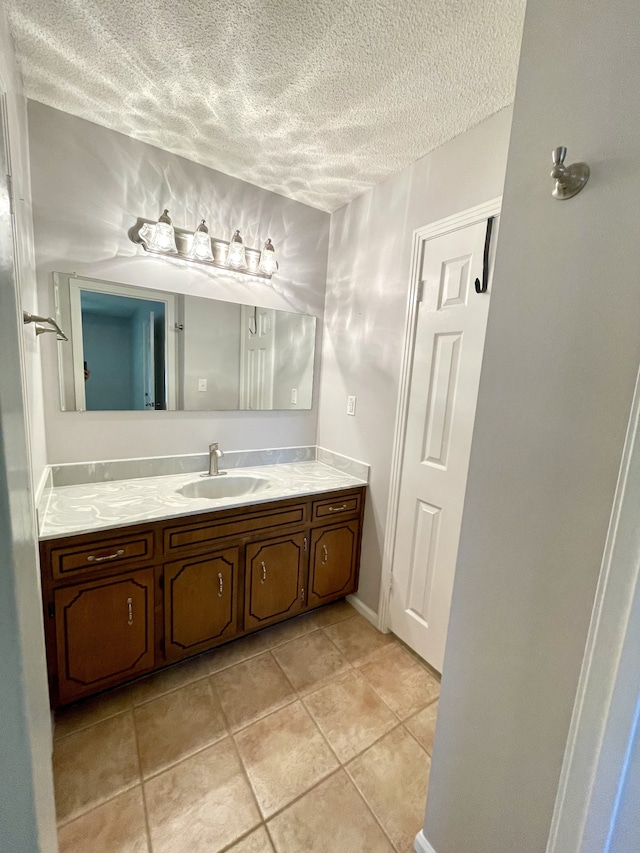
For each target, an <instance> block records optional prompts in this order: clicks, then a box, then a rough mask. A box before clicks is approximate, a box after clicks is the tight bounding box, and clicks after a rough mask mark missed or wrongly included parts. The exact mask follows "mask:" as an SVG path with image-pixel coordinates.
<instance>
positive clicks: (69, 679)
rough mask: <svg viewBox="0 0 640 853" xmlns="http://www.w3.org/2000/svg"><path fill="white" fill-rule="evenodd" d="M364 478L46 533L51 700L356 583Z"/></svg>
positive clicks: (176, 656) (90, 689)
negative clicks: (143, 520) (324, 490)
mask: <svg viewBox="0 0 640 853" xmlns="http://www.w3.org/2000/svg"><path fill="white" fill-rule="evenodd" d="M363 507H364V488H357V489H352V490H348V491H340V492H333V493H328V494H324V495H313V496H309V497H303V498H295V499H289V500H283V501H273V502H269V503H265V504H254V505H251V506H247V507H239V508H235V509H231V510H219V511H216V512H211V513H199V514H196V515H193V516H189V517H184V518H177V519H176V518H174V519H169V520H164V521H158V522H151V523H148V524H142V525H135V526H130V527H124V528H121V529H120V530H108V531H100V532H98V533H90V534H84V535H79V536H69V537H61V538H59V539H49V540H45V541H43V542H41V544H40V557H41V571H42V594H43V605H44V616H45V636H46V646H47V664H48V669H49V684H50V695H51V703H52V707H54V708H55V707H59V706H61V705H66V704H69V703H70V702H73V701H76V700H77V699H81V698H84V697H86V696H90V695H92V694H94V693H98V692H100V691H102V690H105V689H107V688H110V687H115V686H117V685H119V684H122V683H124V682H126V681H130V680H132V679H133V678H136V677H138V676H140V675H144V674H145V673H148V672H152V671H153V670H156V669H159V668H161V667H163V666H166V665H168V664H170V663H173V662H175V661H178V660H181V659H183V658H187V657H190V656H191V655H195V654H199V653H200V652H203V651H206V650H208V649H211V648H214V647H215V646H218V645H221V644H222V643H226V642H228V641H229V640H232V639H234V638H235V637H239V636H242V635H244V634H247V633H251V632H252V631H256V630H259V629H260V628H263V627H266V626H268V625H273V624H275V623H277V622H281V621H283V620H285V619H288V618H290V617H292V616H297V615H298V614H300V613H302V612H303V611H305V610H307V609H309V608H313V607H318V606H319V605H322V604H327V603H329V602H330V601H335V600H337V599H340V598H343V597H344V596H345V595H348V594H349V593H352V592H355V591H356V590H357V586H358V565H359V558H360V537H361V523H362V512H363Z"/></svg>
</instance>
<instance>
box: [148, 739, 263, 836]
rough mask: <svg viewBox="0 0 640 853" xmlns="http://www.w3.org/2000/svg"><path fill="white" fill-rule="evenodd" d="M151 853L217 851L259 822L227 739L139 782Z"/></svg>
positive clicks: (232, 748)
mask: <svg viewBox="0 0 640 853" xmlns="http://www.w3.org/2000/svg"><path fill="white" fill-rule="evenodd" d="M144 789H145V795H146V801H147V814H148V819H149V831H150V833H151V843H152V846H153V853H183V851H184V853H200V851H203V853H204V851H206V853H218V851H220V850H223V849H224V848H225V847H227V846H228V845H230V844H232V843H233V842H234V841H235V840H236V839H238V838H240V837H241V836H243V835H244V834H245V833H247V832H249V830H251V829H252V828H253V827H255V826H258V824H259V823H260V814H259V812H258V808H257V806H256V804H255V800H254V797H253V795H252V793H251V789H250V788H249V785H248V783H247V780H246V777H245V775H244V772H243V770H242V766H241V764H240V761H239V759H238V755H237V753H236V749H235V747H234V745H233V741H232V740H231V738H225V740H222V741H220V742H219V743H217V744H214V745H213V746H211V747H209V748H207V749H205V750H203V751H202V752H199V753H197V755H194V756H192V757H191V758H187V759H185V761H182V762H181V763H180V764H176V766H175V767H172V768H171V769H169V770H166V771H165V772H164V773H161V774H160V775H159V776H154V777H153V779H150V780H148V781H147V782H145V783H144Z"/></svg>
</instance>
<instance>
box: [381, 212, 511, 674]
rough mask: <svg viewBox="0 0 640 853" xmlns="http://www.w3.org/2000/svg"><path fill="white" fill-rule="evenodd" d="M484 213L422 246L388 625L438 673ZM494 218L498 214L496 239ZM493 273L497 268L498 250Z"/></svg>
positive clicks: (478, 346)
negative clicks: (479, 219)
mask: <svg viewBox="0 0 640 853" xmlns="http://www.w3.org/2000/svg"><path fill="white" fill-rule="evenodd" d="M486 231H487V222H486V220H484V221H482V222H478V223H477V224H474V225H469V226H467V227H466V228H461V229H460V230H458V231H453V232H451V233H448V234H443V235H442V236H440V237H435V238H432V239H430V240H426V241H424V243H423V246H422V268H421V292H422V296H421V301H420V304H419V306H418V313H417V328H416V338H415V349H414V355H413V366H412V370H411V385H410V394H409V404H408V412H407V421H406V434H405V446H404V455H403V460H402V472H401V482H400V494H399V503H398V520H397V527H396V535H395V549H394V555H393V567H392V584H391V597H390V601H389V627H390V629H391V630H392V631H393V632H394V633H395V634H397V635H398V636H399V637H400V638H401V639H402V640H404V642H406V643H407V645H409V646H411V648H412V649H414V650H415V651H416V652H417V653H418V654H419V655H420V656H421V657H423V658H424V659H425V660H426V661H427V662H428V663H430V664H431V666H433V667H434V668H435V669H437V670H438V671H439V672H442V661H443V658H444V647H445V640H446V636H447V626H448V623H449V610H450V605H451V594H452V590H453V578H454V573H455V567H456V558H457V553H458V541H459V538H460V524H461V520H462V506H463V503H464V493H465V487H466V483H467V470H468V467H469V454H470V450H471V435H472V432H473V421H474V418H475V409H476V400H477V396H478V384H479V381H480V367H481V363H482V352H483V347H484V337H485V330H486V324H487V315H488V311H489V293H490V289H491V282H490V275H489V278H488V289H487V291H486V292H485V293H477V292H476V286H475V280H476V278H477V279H479V282H480V283H481V282H482V280H483V255H484V247H485V236H486ZM496 233H497V220H494V222H493V237H492V240H491V244H492V247H493V246H495V235H496ZM488 268H489V270H488V271H489V272H491V271H492V269H493V249H492V251H491V252H490V257H489V264H488Z"/></svg>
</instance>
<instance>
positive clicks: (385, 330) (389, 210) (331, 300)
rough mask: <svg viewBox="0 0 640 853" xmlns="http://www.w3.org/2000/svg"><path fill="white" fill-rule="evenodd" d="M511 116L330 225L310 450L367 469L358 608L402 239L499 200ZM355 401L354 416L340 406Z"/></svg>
mask: <svg viewBox="0 0 640 853" xmlns="http://www.w3.org/2000/svg"><path fill="white" fill-rule="evenodd" d="M510 123H511V110H510V109H507V110H503V111H502V112H500V113H498V114H496V115H495V116H492V117H491V118H489V119H487V120H486V121H484V122H482V123H481V124H479V125H478V126H477V127H474V128H472V129H471V130H469V131H467V132H466V133H463V134H462V135H461V136H458V137H456V138H455V139H452V140H451V141H450V142H448V143H446V144H445V145H443V146H442V147H440V148H438V149H436V150H435V151H432V152H431V153H430V154H428V155H427V156H426V157H423V158H422V159H420V160H418V161H417V162H416V163H414V164H413V165H412V166H410V167H409V168H407V169H404V170H403V171H402V172H399V173H398V174H396V175H393V176H392V177H390V178H388V179H387V180H386V181H384V182H383V183H381V184H379V185H378V186H376V187H374V189H372V190H371V191H369V192H367V193H365V195H363V196H361V197H360V198H358V199H356V200H355V201H353V202H352V203H351V204H348V205H347V206H346V207H343V208H341V209H340V210H339V211H337V213H335V214H333V216H332V217H331V239H330V244H329V274H328V281H327V301H326V306H325V331H324V347H323V352H322V378H321V394H320V416H319V422H318V444H320V445H321V446H322V447H328V448H331V450H335V451H337V452H339V453H345V454H347V455H348V456H353V457H355V458H356V459H362V460H363V461H364V462H368V463H370V465H371V487H370V489H369V493H368V496H367V509H366V516H365V530H364V540H363V550H362V565H361V572H360V589H359V592H358V595H359V597H360V598H361V600H362V601H363V602H364V603H365V604H366V605H368V606H369V607H370V608H371V609H372V610H374V611H377V609H378V595H379V590H380V575H381V571H382V550H383V540H384V531H385V522H386V513H387V501H388V497H389V477H390V474H391V457H392V453H393V436H394V426H395V419H396V405H397V397H398V388H399V382H400V367H401V361H402V350H403V344H404V341H403V335H404V322H405V314H406V302H407V295H408V291H409V273H410V260H411V246H412V234H413V231H414V230H415V229H416V228H420V227H421V226H423V225H427V224H428V223H430V222H435V221H436V220H438V219H442V218H444V217H446V216H450V215H452V214H454V213H459V212H460V211H462V210H465V209H466V208H469V207H473V206H474V205H477V204H480V203H481V202H484V201H488V200H489V199H492V198H496V197H497V196H499V195H501V193H502V184H503V180H504V170H505V165H506V156H507V145H508V142H509V128H510ZM348 395H356V396H357V408H356V416H355V417H351V416H348V415H347V396H348Z"/></svg>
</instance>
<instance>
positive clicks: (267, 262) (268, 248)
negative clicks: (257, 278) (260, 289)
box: [259, 238, 278, 275]
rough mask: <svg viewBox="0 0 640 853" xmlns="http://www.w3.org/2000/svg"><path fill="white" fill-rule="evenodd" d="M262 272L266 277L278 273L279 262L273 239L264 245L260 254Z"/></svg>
mask: <svg viewBox="0 0 640 853" xmlns="http://www.w3.org/2000/svg"><path fill="white" fill-rule="evenodd" d="M259 269H260V272H263V273H264V274H265V275H273V274H274V273H275V272H277V271H278V262H277V261H276V250H275V249H274V247H273V243H272V242H271V238H269V239H268V240H267V242H266V243H265V244H264V247H263V249H262V252H260V267H259Z"/></svg>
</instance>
